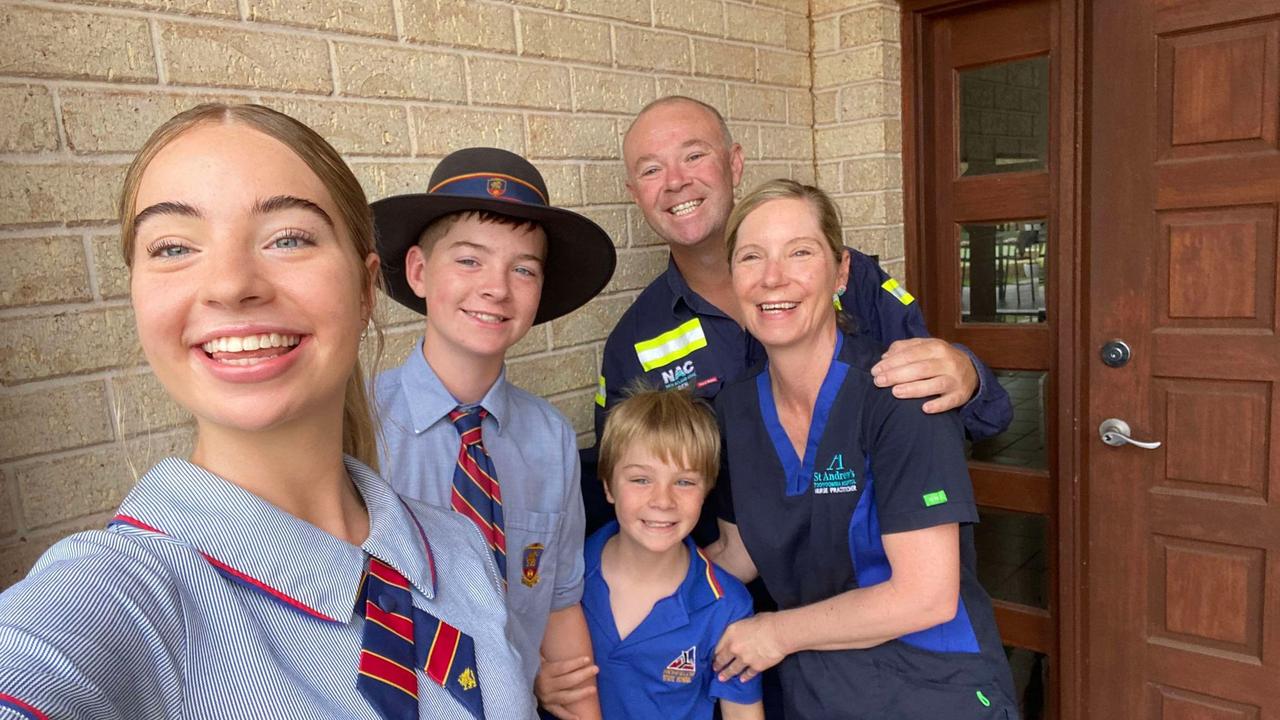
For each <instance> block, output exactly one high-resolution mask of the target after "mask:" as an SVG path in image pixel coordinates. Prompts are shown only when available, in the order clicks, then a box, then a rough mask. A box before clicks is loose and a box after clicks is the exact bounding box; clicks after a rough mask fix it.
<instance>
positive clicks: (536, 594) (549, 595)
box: [373, 339, 585, 680]
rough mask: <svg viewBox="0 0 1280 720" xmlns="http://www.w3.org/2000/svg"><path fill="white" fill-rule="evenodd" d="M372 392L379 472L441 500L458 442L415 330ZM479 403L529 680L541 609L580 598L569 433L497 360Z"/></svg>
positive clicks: (414, 492)
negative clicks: (403, 354) (405, 354)
mask: <svg viewBox="0 0 1280 720" xmlns="http://www.w3.org/2000/svg"><path fill="white" fill-rule="evenodd" d="M373 396H374V402H375V403H376V404H377V407H378V419H379V421H380V422H381V423H382V434H383V438H382V440H383V442H382V443H380V445H379V449H380V453H381V469H382V473H383V475H384V476H385V477H386V478H387V479H388V481H389V482H390V483H391V485H392V486H393V487H394V488H395V489H396V491H397V492H399V493H400V494H401V495H404V496H405V497H410V498H413V499H415V500H419V501H421V502H425V503H427V504H429V505H434V506H436V507H440V508H445V509H448V508H449V507H450V500H449V496H450V492H451V490H452V488H453V470H454V466H455V465H456V464H457V460H458V448H459V446H460V443H461V441H460V440H459V439H458V431H457V429H455V428H454V426H453V423H451V422H450V421H449V417H448V415H449V412H450V411H451V410H453V409H454V408H455V407H457V406H458V401H457V400H456V399H454V397H453V396H452V395H451V394H449V391H448V390H447V389H445V387H444V384H443V383H442V382H441V381H440V378H439V376H437V375H436V373H435V371H434V370H432V369H431V366H430V365H429V364H428V363H427V361H426V358H425V357H423V355H422V340H421V339H419V340H418V342H417V344H416V345H415V346H414V349H413V351H412V352H410V353H409V358H408V359H407V360H405V362H404V364H403V365H401V366H399V367H396V368H393V369H391V370H388V371H386V372H384V373H382V374H380V375H379V376H378V378H377V380H375V381H374V390H373ZM480 405H481V407H483V408H484V409H485V410H487V411H488V412H489V417H487V418H485V419H484V422H483V424H482V425H481V433H482V436H483V439H484V447H485V450H486V451H487V452H488V453H489V456H490V457H491V458H492V459H493V465H494V470H495V471H496V472H497V476H498V483H499V484H500V485H501V487H502V513H503V516H504V520H505V524H506V527H505V531H506V535H507V607H508V608H509V610H510V619H511V636H512V638H513V639H514V641H515V643H516V648H517V649H518V650H519V651H520V655H521V657H522V658H524V665H525V672H526V675H527V678H528V679H529V680H532V678H533V676H534V675H535V674H536V673H537V670H538V664H539V662H540V657H539V649H540V648H541V646H542V636H543V633H544V632H545V631H546V627H547V618H548V617H549V616H550V615H551V613H552V611H555V610H561V609H563V608H567V607H570V606H572V605H574V604H576V603H578V602H579V601H580V600H581V599H582V572H583V561H582V542H583V533H584V532H585V530H584V526H585V520H584V518H583V511H582V488H581V486H580V485H579V474H580V472H581V470H580V467H579V464H578V444H577V437H576V436H575V434H574V432H573V428H572V427H570V426H569V422H568V421H567V420H565V418H564V416H563V415H561V414H560V413H559V411H557V410H556V409H555V408H553V407H552V406H551V404H550V403H548V402H547V401H546V400H543V399H542V398H539V397H537V396H535V395H531V394H529V393H527V392H525V391H523V390H521V389H520V388H518V387H516V386H514V385H512V384H511V383H509V382H507V380H506V370H505V369H504V370H503V372H502V374H501V375H500V376H499V377H498V380H497V381H496V382H495V383H494V384H493V387H491V388H489V391H488V392H487V393H485V396H484V398H483V399H482V400H481V401H480Z"/></svg>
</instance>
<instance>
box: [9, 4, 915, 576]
mask: <svg viewBox="0 0 1280 720" xmlns="http://www.w3.org/2000/svg"><path fill="white" fill-rule="evenodd" d="M811 6H812V7H811ZM811 17H812V18H814V20H813V21H811ZM896 23H897V20H896V15H895V13H894V10H893V7H892V3H890V2H885V1H884V0H876V1H874V2H868V0H847V1H845V2H837V1H836V0H813V1H812V2H811V1H810V0H755V1H754V2H753V1H751V0H522V1H520V2H501V1H499V0H465V1H464V0H380V1H379V0H102V1H101V2H89V1H86V2H60V3H51V2H32V3H0V40H2V42H0V260H2V262H0V588H3V587H5V586H7V585H8V584H10V583H11V582H13V581H14V580H16V579H17V578H18V577H20V576H21V575H22V574H23V573H25V571H26V569H27V568H28V567H29V566H30V564H31V562H32V561H33V560H34V559H35V558H36V557H37V556H38V554H39V553H40V552H41V551H43V550H44V548H45V547H47V546H48V545H49V544H50V543H51V542H52V541H53V540H56V539H57V538H59V537H61V536H63V535H66V534H67V533H69V532H71V531H74V530H77V529H81V528H88V527H100V526H101V525H102V524H103V522H104V521H105V520H106V518H107V517H109V515H110V511H111V509H112V508H113V507H114V505H115V503H117V502H118V500H119V498H120V496H121V495H122V494H123V493H124V492H125V491H126V490H127V489H128V487H129V486H130V484H131V483H132V480H133V477H134V474H135V470H145V469H146V467H148V466H149V465H150V463H151V462H153V460H154V459H155V458H157V457H159V456H162V455H166V454H173V453H179V454H181V453H184V452H186V451H187V449H188V448H189V447H190V442H191V431H192V427H191V423H190V418H189V417H187V416H186V414H185V413H184V412H183V411H182V410H181V409H179V408H177V407H175V406H174V405H173V404H172V403H171V402H170V401H169V400H168V399H167V397H166V396H165V393H164V391H163V390H162V389H161V388H160V387H159V385H158V384H157V383H156V382H155V380H154V379H153V377H152V376H151V375H150V373H149V372H148V371H147V369H146V367H145V364H144V363H143V361H142V356H141V352H140V350H139V349H138V347H137V340H136V337H135V335H134V330H133V320H132V314H131V311H130V308H129V301H128V277H127V274H126V273H125V271H124V267H123V264H122V263H121V261H120V259H119V251H118V249H117V244H118V235H117V233H116V229H115V227H114V222H113V216H114V210H113V204H114V200H115V196H116V193H117V191H118V186H119V180H120V177H121V175H122V173H123V170H124V167H125V166H126V164H127V163H128V162H129V160H130V158H131V156H132V153H133V152H134V151H135V150H136V149H137V148H138V147H139V146H140V145H141V143H142V142H143V141H144V140H145V138H146V136H147V135H148V134H149V133H150V131H151V130H152V129H153V128H154V127H155V126H156V125H158V124H159V123H160V122H161V121H163V120H164V119H166V118H168V117H169V116H170V115H172V114H173V113H174V112H176V111H178V110H180V109H182V108H185V107H188V106H191V105H193V104H196V103H198V102H202V101H206V100H210V99H215V100H229V101H243V100H249V101H254V102H260V103H263V104H266V105H270V106H273V107H276V108H279V109H281V110H284V111H285V112H288V113H290V114H292V115H295V116H296V117H298V118H300V119H302V120H303V121H305V122H307V123H308V124H310V125H312V126H313V127H315V128H316V129H317V130H319V131H320V132H321V133H322V134H324V135H325V136H326V137H327V138H329V140H330V141H331V142H333V144H334V145H335V146H336V147H337V148H338V149H339V151H341V152H342V153H343V154H344V155H345V156H346V157H347V159H348V160H349V162H350V163H351V165H352V167H353V168H354V169H355V171H356V174H357V175H358V177H359V178H360V179H361V181H362V182H363V184H364V186H365V190H366V192H367V193H368V194H369V196H370V198H378V197H383V196H386V195H391V194H397V193H403V192H415V191H421V190H422V189H423V186H424V184H425V182H426V179H427V177H428V176H429V175H430V173H431V170H432V169H433V168H434V166H435V163H436V162H437V161H438V160H439V159H440V157H442V156H443V155H444V154H446V153H448V152H449V151H450V150H453V149H457V148H459V147H463V146H466V145H477V144H487V145H496V146H500V147H506V148H509V149H512V150H515V151H517V152H521V153H523V154H525V155H527V156H529V157H530V158H532V159H534V161H535V162H536V164H537V165H538V166H539V167H540V169H542V171H543V173H544V175H545V176H546V179H547V182H548V185H549V186H550V191H551V196H552V201H553V202H555V203H556V204H560V205H565V206H569V207H572V208H575V209H577V210H579V211H581V212H583V213H585V214H587V215H589V216H590V217H592V218H593V219H595V220H596V221H597V222H599V223H600V224H601V225H602V226H603V227H604V228H605V229H606V230H608V231H609V233H610V234H611V235H612V236H613V238H614V239H615V242H616V244H617V247H618V255H619V266H618V271H617V273H616V275H615V277H614V279H613V282H612V283H611V284H610V285H609V287H608V288H607V289H606V291H605V293H604V294H603V295H602V296H601V297H599V298H597V299H596V300H595V301H593V302H592V303H591V304H590V305H588V306H587V307H585V308H583V309H581V310H579V311H578V312H576V313H574V314H573V315H571V316H569V317H566V318H562V319H560V320H557V321H555V322H552V323H549V324H547V325H544V326H540V327H536V328H534V329H533V330H532V331H531V332H530V333H529V336H528V337H527V338H526V339H525V340H524V341H522V342H521V343H520V344H519V345H518V346H517V347H516V348H515V349H514V351H513V353H512V360H511V362H510V363H509V373H510V377H511V378H512V380H514V381H515V382H516V383H517V384H519V385H522V386H524V387H526V388H529V389H531V390H532V391H534V392H537V393H539V394H541V395H543V396H545V397H547V398H549V399H550V400H551V401H552V402H553V403H554V404H555V405H556V406H557V407H559V408H560V409H561V410H562V411H563V412H564V413H565V414H566V415H567V416H568V417H569V418H570V420H571V421H572V422H573V424H574V426H575V427H576V428H577V429H578V430H579V432H581V433H583V435H582V440H583V441H584V442H585V441H587V440H589V435H588V433H589V428H590V416H591V397H592V394H593V391H594V382H595V377H596V372H597V367H598V365H599V354H600V349H601V345H602V343H603V340H604V337H605V335H606V334H607V332H608V330H609V328H611V327H612V325H613V322H614V321H615V320H616V318H617V317H618V316H619V315H620V314H621V313H622V311H623V310H624V309H625V308H626V307H627V305H628V304H629V303H630V302H631V300H632V298H633V297H634V296H635V294H636V293H637V292H638V291H639V290H640V289H641V288H642V287H644V285H645V284H647V282H648V281H649V280H650V279H651V278H652V277H653V276H654V275H656V274H657V273H658V272H660V271H661V269H662V268H664V267H665V264H666V252H665V249H664V248H663V247H662V246H661V244H660V242H659V241H658V240H657V238H656V237H655V236H654V235H653V234H652V233H651V232H650V231H649V230H648V228H647V227H646V226H645V224H644V221H643V218H642V217H641V216H640V214H639V212H637V211H636V210H635V209H634V208H633V207H631V206H630V204H629V202H628V198H627V196H626V192H625V189H624V187H623V178H622V173H621V163H620V157H621V151H620V144H621V133H622V131H623V130H625V128H626V123H627V121H628V119H629V117H630V116H631V115H632V114H633V113H634V112H635V111H636V110H637V109H639V108H640V107H641V106H642V105H643V104H644V103H646V102H647V101H649V100H651V99H653V98H655V97H658V96H660V95H664V94H669V93H683V94H688V95H693V96H696V97H699V98H701V99H704V100H706V101H707V102H710V103H712V104H713V105H716V106H717V107H719V108H721V109H722V110H724V112H725V114H726V115H727V117H728V119H729V122H730V126H731V128H732V130H733V132H734V135H735V138H736V139H738V140H739V141H740V142H741V143H742V144H743V146H744V147H745V148H746V153H747V157H748V162H749V164H748V170H747V177H746V180H745V182H744V187H750V186H752V185H754V184H755V183H757V182H759V181H760V180H763V179H766V178H769V177H774V176H779V175H782V176H790V177H795V178H797V179H802V180H805V181H812V180H813V179H814V178H815V170H816V173H817V174H816V177H817V178H818V179H819V180H820V182H821V183H822V184H823V185H825V186H827V187H828V188H830V189H832V190H833V191H837V194H838V195H839V196H840V198H841V204H842V206H843V208H844V211H845V214H846V223H847V225H848V239H849V240H850V241H851V242H853V243H855V244H858V245H860V246H862V247H864V248H866V249H867V250H868V251H869V252H876V253H879V254H881V255H882V256H885V257H887V258H897V257H900V256H901V254H902V250H901V247H902V244H901V225H900V223H901V220H900V216H901V209H900V208H901V191H900V187H901V181H900V172H899V170H898V164H897V162H896V158H897V147H898V134H899V131H898V128H899V124H898V122H897V120H896V113H897V106H898V100H897V98H898V95H897V93H898V89H897V84H896V78H897V63H898V56H897V45H896V39H895V38H896V28H897V24H896ZM811 34H812V36H811ZM811 50H812V52H811ZM811 75H812V76H811ZM886 77H889V78H892V80H890V81H885V80H884V78H886ZM815 148H816V151H817V157H818V158H819V160H820V161H819V162H818V163H817V164H816V165H815V162H814V158H815ZM382 311H383V313H384V315H383V317H384V321H385V323H386V325H387V328H388V341H389V342H388V347H387V353H386V355H385V356H384V358H383V366H384V367H385V366H387V365H389V364H394V363H398V362H400V360H401V359H402V358H403V357H404V355H405V353H406V352H407V351H408V348H409V347H410V345H411V344H412V342H413V341H414V339H415V336H416V334H417V333H418V332H419V331H420V327H419V318H418V317H417V316H416V315H412V314H410V313H408V312H407V311H403V310H400V309H398V306H397V305H395V304H394V303H391V302H389V301H388V302H384V303H383V306H382Z"/></svg>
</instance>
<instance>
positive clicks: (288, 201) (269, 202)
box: [253, 195, 333, 227]
mask: <svg viewBox="0 0 1280 720" xmlns="http://www.w3.org/2000/svg"><path fill="white" fill-rule="evenodd" d="M293 208H299V209H301V210H309V211H311V212H313V213H315V214H316V215H319V216H320V218H321V219H322V220H324V221H325V224H327V225H328V226H329V227H333V218H331V217H329V213H327V212H325V211H324V208H322V207H320V206H319V205H317V204H315V203H313V202H311V201H310V200H307V199H306V198H300V197H297V196H295V195H276V196H274V197H269V198H267V199H266V200H259V201H258V202H256V203H254V204H253V212H254V214H257V215H266V214H268V213H273V212H278V211H280V210H290V209H293Z"/></svg>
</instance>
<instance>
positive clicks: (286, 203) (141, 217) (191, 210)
mask: <svg viewBox="0 0 1280 720" xmlns="http://www.w3.org/2000/svg"><path fill="white" fill-rule="evenodd" d="M292 208H300V209H302V210H308V211H310V212H312V213H315V214H316V215H317V216H319V217H320V219H322V220H324V221H325V224H327V225H328V226H329V227H333V218H330V217H329V213H327V212H325V211H324V208H322V207H320V206H319V205H317V204H315V203H313V202H311V201H310V200H307V199H306V198H300V197H297V196H294V195H276V196H274V197H269V198H266V199H265V200H259V201H257V202H256V203H254V204H253V211H252V212H253V213H254V214H255V215H266V214H269V213H273V212H279V211H280V210H289V209H292ZM159 215H182V216H184V217H191V218H202V217H204V214H203V213H201V212H200V210H199V209H197V208H196V207H195V206H193V205H189V204H187V203H184V202H177V201H172V200H169V201H165V202H158V203H156V204H155V205H151V206H149V207H147V208H145V209H143V210H142V211H141V212H139V213H138V214H137V215H135V216H134V218H133V226H134V228H135V229H136V228H138V227H140V226H141V225H142V223H143V221H145V220H148V219H150V218H153V217H156V216H159Z"/></svg>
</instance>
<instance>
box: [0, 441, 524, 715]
mask: <svg viewBox="0 0 1280 720" xmlns="http://www.w3.org/2000/svg"><path fill="white" fill-rule="evenodd" d="M346 463H347V472H348V474H349V475H350V476H351V479H352V480H353V481H354V482H355V485H356V487H357V489H358V490H359V492H360V495H361V496H362V497H363V499H364V502H365V505H366V507H367V508H368V510H369V537H368V539H367V540H366V541H365V542H364V544H363V545H362V546H360V547H357V546H355V545H351V544H350V543H347V542H345V541H343V540H340V539H338V538H336V537H334V536H332V535H330V534H328V533H326V532H324V531H322V530H320V529H319V528H317V527H315V526H314V525H311V524H310V523H307V522H304V521H302V520H299V519H298V518H296V517H293V516H292V515H289V514H288V513H285V512H284V511H282V510H280V509H279V508H277V507H275V506H274V505H271V504H270V503H268V502H266V501H265V500H263V499H261V498H259V497H257V496H256V495H253V494H251V493H249V492H247V491H245V490H244V489H243V488H241V487H239V486H237V485H234V484H232V483H230V482H227V481H226V480H223V479H222V478H219V477H217V476H216V475H213V474H212V473H209V472H208V471H206V470H204V469H203V468H200V467H197V466H195V465H192V464H191V463H189V462H186V461H185V460H179V459H176V458H168V459H165V460H162V461H160V462H159V463H157V464H156V466H155V467H153V468H152V469H151V470H150V471H148V472H147V474H146V475H144V476H143V477H142V478H141V479H140V480H139V481H138V483H137V485H136V486H135V487H134V488H133V490H132V491H130V493H129V494H128V495H127V496H126V497H125V499H124V502H123V503H122V504H121V506H120V510H119V515H118V516H117V519H116V521H113V522H112V524H111V525H110V526H109V527H108V528H107V529H106V530H95V531H90V532H83V533H78V534H76V535H72V536H71V537H69V538H66V539H65V540H62V541H61V542H59V543H57V544H56V545H54V546H53V547H52V548H51V549H50V550H49V551H48V552H47V553H45V554H44V556H43V557H41V559H40V561H39V562H37V563H36V566H35V568H33V569H32V571H31V574H30V575H28V576H27V578H26V579H24V580H22V581H20V582H18V583H17V584H16V585H14V586H13V587H11V588H9V589H8V590H6V591H5V592H4V593H3V594H0V718H5V719H6V720H9V719H17V718H21V719H22V720H31V718H39V717H41V716H42V715H43V716H47V717H49V718H116V719H119V720H152V719H157V720H158V719H167V718H175V719H176V718H247V717H276V718H307V719H316V720H319V719H334V718H360V719H362V720H381V716H380V715H379V714H378V712H377V711H376V710H375V709H374V708H373V707H372V706H371V705H370V704H369V703H368V701H366V700H365V698H364V696H363V695H361V694H360V693H359V691H358V690H357V689H356V678H357V672H358V667H359V657H360V639H361V633H362V631H363V628H364V619H363V617H362V616H361V615H359V614H356V613H355V602H356V596H357V593H358V591H359V586H360V580H361V577H362V575H363V573H364V568H365V564H366V563H365V556H366V554H370V555H374V556H376V557H378V558H379V559H381V560H382V561H384V562H386V563H388V564H389V565H391V566H393V567H395V568H396V569H397V570H399V571H400V572H401V573H402V574H404V575H405V576H406V577H407V578H408V579H409V581H410V584H411V585H412V586H413V604H414V605H415V606H417V607H420V608H423V609H424V610H426V611H427V612H429V613H431V614H432V615H435V616H436V617H438V618H440V619H442V620H444V621H445V622H448V623H450V624H451V625H454V626H456V627H457V628H458V629H459V630H461V631H462V632H464V633H466V634H468V635H470V636H471V637H472V638H473V639H474V640H475V646H476V658H477V666H476V668H475V670H476V671H477V672H478V674H479V679H480V690H481V691H482V692H483V695H484V707H485V710H486V716H487V717H488V718H489V720H494V719H495V718H504V717H513V718H532V717H535V715H534V708H533V701H532V691H531V690H530V688H529V686H528V685H527V684H525V683H521V682H518V681H516V682H513V676H515V675H516V674H517V673H518V672H519V668H520V662H519V658H518V657H517V656H516V654H515V653H514V652H513V651H512V649H511V647H510V645H509V641H508V639H507V637H506V635H505V633H504V626H505V619H506V613H505V608H504V607H503V606H502V602H501V599H500V596H499V593H500V590H499V588H498V582H497V571H496V568H495V567H494V563H493V559H492V555H490V554H489V553H488V552H487V548H486V547H485V545H484V540H483V539H482V538H481V537H480V534H479V532H475V531H474V527H472V526H471V525H470V523H469V522H465V519H463V518H459V517H458V516H456V515H454V514H449V513H442V512H440V511H439V510H436V509H435V508H431V507H427V506H424V505H421V504H418V503H413V502H412V501H407V502H403V503H402V502H401V500H400V499H399V498H398V497H397V496H396V494H395V493H394V492H392V490H391V488H390V486H388V485H387V484H386V483H385V482H383V480H382V478H380V477H378V475H377V474H376V473H374V472H373V471H372V470H370V469H369V468H368V467H366V466H364V465H362V464H360V463H359V462H357V461H355V460H354V459H352V458H347V459H346ZM410 507H412V513H413V514H412V515H411V514H410ZM415 516H416V518H417V520H418V522H417V523H415V522H414V517H415ZM460 520H463V522H459V521H460ZM419 525H420V526H421V528H422V531H421V532H419V530H418V527H419ZM424 536H425V539H426V542H427V545H426V546H424V544H423V540H424ZM418 698H419V712H420V715H421V717H424V718H425V717H430V718H454V719H456V720H471V715H470V714H469V713H468V712H467V710H466V708H464V707H463V706H462V705H461V704H459V703H458V702H457V701H455V700H454V699H453V698H452V696H450V695H449V693H448V691H447V690H445V689H444V688H442V687H441V686H439V685H437V684H435V683H434V682H432V681H431V680H430V679H428V678H427V677H426V675H425V674H424V673H423V672H422V671H421V669H419V671H418Z"/></svg>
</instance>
